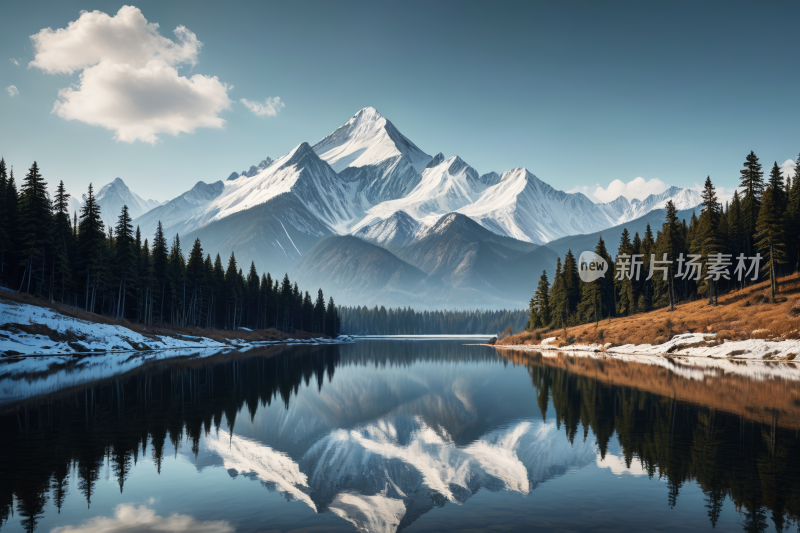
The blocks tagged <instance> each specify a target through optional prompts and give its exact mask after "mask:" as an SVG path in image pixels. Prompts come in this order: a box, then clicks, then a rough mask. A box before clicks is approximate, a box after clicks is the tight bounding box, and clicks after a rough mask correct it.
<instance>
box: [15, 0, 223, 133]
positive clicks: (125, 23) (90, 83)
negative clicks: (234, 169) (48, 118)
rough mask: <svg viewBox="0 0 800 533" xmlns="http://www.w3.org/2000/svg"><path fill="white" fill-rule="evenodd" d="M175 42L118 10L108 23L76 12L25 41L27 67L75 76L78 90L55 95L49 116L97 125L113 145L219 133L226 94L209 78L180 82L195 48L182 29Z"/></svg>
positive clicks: (134, 12)
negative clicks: (63, 24) (30, 55)
mask: <svg viewBox="0 0 800 533" xmlns="http://www.w3.org/2000/svg"><path fill="white" fill-rule="evenodd" d="M174 33H175V37H176V41H173V40H170V39H168V38H166V37H163V36H161V35H160V34H159V33H158V24H156V23H148V22H147V20H146V19H145V18H144V15H142V12H141V11H140V10H139V9H138V8H136V7H132V6H123V7H122V8H120V10H119V11H118V12H117V14H116V15H115V16H113V17H111V16H109V15H107V14H106V13H103V12H101V11H93V12H91V13H89V12H87V11H83V12H82V13H81V15H80V17H78V20H76V21H73V22H70V23H69V24H68V25H67V28H66V29H64V28H59V29H57V30H52V29H50V28H45V29H43V30H41V31H40V32H39V33H37V34H35V35H32V36H31V40H32V41H33V46H34V50H35V52H36V55H35V57H34V59H33V61H31V62H30V63H29V65H28V68H32V67H35V68H38V69H40V70H42V71H43V72H46V73H48V74H72V73H74V72H80V73H81V74H80V80H79V83H78V85H77V86H73V87H68V88H65V89H61V90H60V91H59V92H58V101H57V102H56V104H55V106H54V107H53V111H52V112H53V113H56V114H58V116H60V117H62V118H64V119H66V120H79V121H81V122H85V123H87V124H92V125H96V126H102V127H104V128H107V129H109V130H111V131H113V132H114V133H115V138H116V139H117V140H119V141H125V142H134V141H137V140H140V141H144V142H148V143H155V142H156V141H157V140H158V137H157V135H158V134H160V133H168V134H170V135H178V134H180V133H194V131H195V129H196V128H202V127H209V128H221V127H222V126H223V125H224V124H225V121H224V120H223V119H222V118H220V117H219V115H218V114H219V113H220V112H221V111H222V110H225V109H230V106H231V104H232V103H233V102H232V101H231V100H230V99H229V98H228V90H229V89H232V88H233V87H232V86H229V85H227V84H225V83H222V82H220V81H219V79H218V78H217V77H216V76H206V75H202V74H195V75H194V76H192V77H186V76H180V75H179V74H178V70H177V68H178V67H179V66H181V65H192V66H194V65H195V64H197V56H198V54H199V53H200V48H201V46H202V43H201V42H200V41H199V40H198V39H197V36H196V35H195V34H194V33H192V32H191V31H189V30H188V29H186V28H185V27H183V26H178V27H177V28H175V30H174Z"/></svg>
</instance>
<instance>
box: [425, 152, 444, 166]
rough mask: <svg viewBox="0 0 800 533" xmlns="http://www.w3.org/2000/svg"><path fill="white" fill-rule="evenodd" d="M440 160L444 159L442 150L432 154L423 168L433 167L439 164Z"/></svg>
mask: <svg viewBox="0 0 800 533" xmlns="http://www.w3.org/2000/svg"><path fill="white" fill-rule="evenodd" d="M442 161H444V154H443V153H442V152H439V153H438V154H436V155H435V156H433V159H431V161H430V163H428V164H427V165H425V168H433V167H435V166H437V165H439V164H441V162H442Z"/></svg>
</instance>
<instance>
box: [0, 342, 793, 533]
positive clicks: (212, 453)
mask: <svg viewBox="0 0 800 533" xmlns="http://www.w3.org/2000/svg"><path fill="white" fill-rule="evenodd" d="M475 342H476V341H475V340H474V339H424V340H408V339H403V340H398V339H387V338H376V339H369V340H358V341H357V342H355V343H354V344H346V345H334V346H276V347H270V348H263V349H262V348H260V349H257V350H251V351H249V352H244V353H238V352H226V353H208V352H197V353H184V354H175V353H174V352H173V353H172V354H169V353H165V354H160V355H159V354H149V355H142V354H136V355H130V354H113V355H107V356H94V357H87V358H84V359H79V360H75V359H67V358H62V359H52V360H48V359H43V360H41V361H38V362H35V361H33V360H25V361H18V362H11V363H9V362H1V363H0V524H2V525H0V531H3V532H5V531H33V530H36V531H44V532H50V531H56V532H60V533H63V532H70V531H89V532H113V531H200V532H213V533H216V532H220V533H221V532H232V531H237V532H250V531H252V532H256V531H258V532H289V531H291V532H323V531H337V532H339V531H340V532H354V531H375V532H394V531H405V532H417V531H425V532H438V531H472V532H475V531H487V532H489V531H491V532H497V531H530V530H532V529H534V528H535V529H538V530H542V531H586V530H592V531H675V530H678V529H680V530H684V531H686V530H688V531H710V530H712V529H715V530H717V531H788V530H796V529H797V519H798V518H799V517H800V444H799V442H798V431H799V430H800V386H798V384H800V381H798V371H797V368H796V366H795V365H793V364H786V363H780V364H772V363H766V362H755V363H742V364H741V365H737V364H734V363H733V362H731V363H729V366H728V367H726V366H724V364H723V365H722V366H719V367H714V366H702V365H699V364H697V363H695V362H692V361H687V360H680V359H675V360H671V359H670V360H668V359H664V358H661V359H660V360H659V361H655V362H646V363H640V362H632V361H619V360H613V359H597V358H595V359H593V358H583V357H572V356H566V355H557V356H542V355H541V354H537V353H533V352H521V351H495V350H494V349H492V348H490V347H487V346H481V345H477V344H473V343H475ZM725 364H728V363H725Z"/></svg>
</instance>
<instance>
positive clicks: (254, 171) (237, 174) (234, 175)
mask: <svg viewBox="0 0 800 533" xmlns="http://www.w3.org/2000/svg"><path fill="white" fill-rule="evenodd" d="M274 162H275V160H274V159H272V158H271V157H267V158H266V159H264V160H262V161H261V162H260V163H259V164H258V165H250V168H249V169H248V170H243V171H241V172H234V173H232V174H231V175H230V176H228V181H231V180H235V179H237V178H241V177H242V176H244V177H246V178H252V177H253V176H255V175H256V174H258V173H259V172H261V171H262V170H264V169H265V168H267V167H268V166H270V165H271V164H272V163H274Z"/></svg>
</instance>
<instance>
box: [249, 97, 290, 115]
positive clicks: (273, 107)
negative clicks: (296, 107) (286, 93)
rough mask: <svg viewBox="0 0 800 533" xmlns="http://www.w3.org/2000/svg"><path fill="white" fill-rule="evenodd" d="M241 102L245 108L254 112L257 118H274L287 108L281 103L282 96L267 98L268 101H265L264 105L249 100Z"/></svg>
mask: <svg viewBox="0 0 800 533" xmlns="http://www.w3.org/2000/svg"><path fill="white" fill-rule="evenodd" d="M239 101H240V102H241V103H242V105H243V106H245V107H246V108H247V109H249V110H250V111H252V112H253V113H254V114H255V115H256V116H257V117H263V116H268V117H274V116H275V115H277V114H278V111H280V110H281V109H283V108H284V107H286V105H284V103H283V102H281V97H280V96H276V97H274V98H267V99H266V100H264V103H263V104H260V103H258V102H253V101H251V100H248V99H247V98H242V99H241V100H239Z"/></svg>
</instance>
